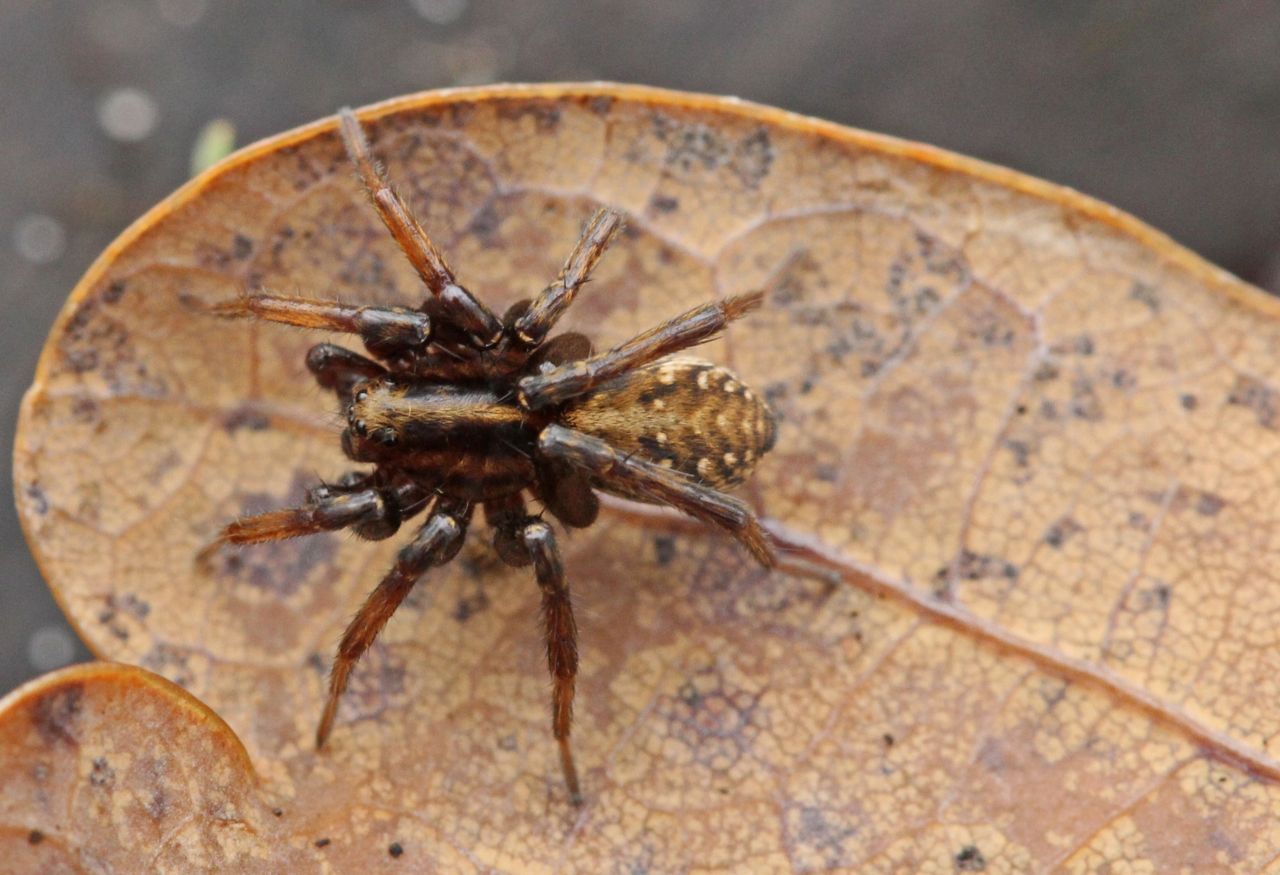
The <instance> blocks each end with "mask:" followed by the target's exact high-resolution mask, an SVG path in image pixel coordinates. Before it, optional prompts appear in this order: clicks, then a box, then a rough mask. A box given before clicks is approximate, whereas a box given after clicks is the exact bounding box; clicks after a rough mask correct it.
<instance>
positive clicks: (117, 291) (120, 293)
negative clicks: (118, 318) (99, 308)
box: [102, 280, 125, 304]
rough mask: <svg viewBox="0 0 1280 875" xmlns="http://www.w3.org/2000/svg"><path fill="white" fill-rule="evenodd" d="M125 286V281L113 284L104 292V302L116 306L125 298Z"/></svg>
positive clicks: (117, 281)
mask: <svg viewBox="0 0 1280 875" xmlns="http://www.w3.org/2000/svg"><path fill="white" fill-rule="evenodd" d="M124 290H125V284H124V281H123V280H116V281H115V282H113V283H111V284H110V285H109V286H107V287H106V289H104V290H103V292H102V301H103V303H106V304H115V303H117V302H119V300H120V299H121V298H122V297H124Z"/></svg>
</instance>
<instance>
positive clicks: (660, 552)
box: [653, 535, 676, 565]
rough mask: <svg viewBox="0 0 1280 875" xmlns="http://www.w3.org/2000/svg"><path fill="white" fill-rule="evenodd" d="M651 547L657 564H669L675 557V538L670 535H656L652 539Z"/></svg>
mask: <svg viewBox="0 0 1280 875" xmlns="http://www.w3.org/2000/svg"><path fill="white" fill-rule="evenodd" d="M653 549H654V553H655V554H656V555H657V557H658V564H659V565H670V564H671V562H672V560H673V559H675V558H676V539H675V537H674V536H672V535H658V536H656V537H655V538H654V539H653Z"/></svg>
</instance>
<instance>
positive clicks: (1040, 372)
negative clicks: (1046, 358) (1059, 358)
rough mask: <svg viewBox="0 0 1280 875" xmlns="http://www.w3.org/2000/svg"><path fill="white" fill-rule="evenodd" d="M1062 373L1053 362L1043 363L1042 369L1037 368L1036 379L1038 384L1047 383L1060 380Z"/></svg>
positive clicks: (1041, 364)
mask: <svg viewBox="0 0 1280 875" xmlns="http://www.w3.org/2000/svg"><path fill="white" fill-rule="evenodd" d="M1061 373H1062V372H1061V371H1060V370H1059V369H1058V366H1057V365H1056V364H1054V363H1053V362H1041V363H1040V367H1038V368H1036V372H1035V375H1034V378H1035V380H1036V382H1039V383H1047V382H1049V381H1050V380H1056V379H1058V375H1059V374H1061Z"/></svg>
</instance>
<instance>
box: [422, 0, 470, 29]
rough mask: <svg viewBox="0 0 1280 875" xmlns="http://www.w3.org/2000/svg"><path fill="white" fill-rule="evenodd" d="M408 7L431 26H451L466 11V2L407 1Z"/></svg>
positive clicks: (437, 0)
mask: <svg viewBox="0 0 1280 875" xmlns="http://www.w3.org/2000/svg"><path fill="white" fill-rule="evenodd" d="M409 5H410V6H412V7H413V8H414V11H415V12H417V13H418V14H419V15H421V16H422V17H423V18H425V19H426V20H427V21H429V22H431V23H432V24H453V23H454V22H455V21H457V20H458V19H459V18H461V17H462V15H463V13H464V12H466V11H467V0H409Z"/></svg>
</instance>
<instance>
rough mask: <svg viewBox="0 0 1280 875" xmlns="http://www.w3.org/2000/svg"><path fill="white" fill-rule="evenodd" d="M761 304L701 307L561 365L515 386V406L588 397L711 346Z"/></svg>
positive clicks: (737, 298) (756, 299)
mask: <svg viewBox="0 0 1280 875" xmlns="http://www.w3.org/2000/svg"><path fill="white" fill-rule="evenodd" d="M763 301H764V293H763V292H750V293H748V294H745V295H734V296H732V297H729V298H725V299H724V300H723V301H713V302H711V303H708V304H702V305H701V306H698V307H694V308H693V309H692V310H688V311H686V312H684V313H681V314H680V315H679V316H677V317H675V318H674V319H671V320H668V321H666V322H664V323H662V324H661V325H659V326H657V327H656V328H651V329H649V330H648V331H646V332H644V333H643V334H638V335H636V336H635V337H633V338H631V339H630V340H628V341H627V342H626V343H624V344H622V345H621V346H615V347H614V348H613V349H611V350H609V351H608V352H603V353H601V354H600V355H595V356H592V357H591V358H588V359H583V360H582V361H575V362H567V363H565V364H562V365H560V366H559V367H557V368H555V369H554V370H552V371H549V372H548V373H545V374H534V375H532V376H528V377H524V378H523V379H521V380H520V392H519V397H520V403H521V404H522V405H523V406H524V407H525V408H527V409H529V410H537V409H539V408H541V407H547V406H549V405H552V404H559V403H561V402H563V401H567V400H569V399H570V398H573V397H575V396H577V395H581V394H583V393H584V392H589V391H591V389H592V388H593V387H595V386H597V385H599V384H600V383H603V382H604V381H606V380H611V379H613V378H614V377H616V376H619V375H620V374H624V373H626V372H627V371H630V370H633V369H635V368H638V367H640V366H642V365H646V364H648V363H649V362H652V361H656V360H657V359H660V358H662V357H664V356H668V355H671V354H672V353H674V352H679V351H680V350H682V349H688V348H689V347H691V346H696V345H698V344H699V343H705V342H706V341H708V340H711V339H712V338H714V337H715V336H716V335H717V334H719V333H720V332H721V331H723V330H724V327H725V326H726V325H728V324H729V323H730V322H732V321H733V320H734V319H740V318H741V317H743V316H745V315H747V314H748V313H750V312H751V311H752V310H754V309H756V308H757V307H759V306H760V304H761V303H762V302H763Z"/></svg>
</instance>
